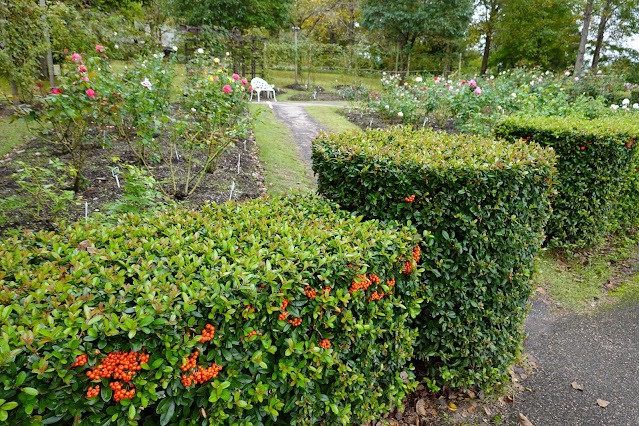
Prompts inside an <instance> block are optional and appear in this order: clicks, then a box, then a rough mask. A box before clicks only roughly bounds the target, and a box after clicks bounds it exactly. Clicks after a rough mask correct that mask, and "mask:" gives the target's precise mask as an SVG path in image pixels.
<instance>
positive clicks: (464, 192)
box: [313, 127, 555, 388]
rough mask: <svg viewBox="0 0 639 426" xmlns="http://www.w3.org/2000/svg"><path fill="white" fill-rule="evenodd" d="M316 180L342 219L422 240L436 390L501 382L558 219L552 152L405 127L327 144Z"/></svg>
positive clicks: (427, 344) (424, 333)
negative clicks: (343, 212) (360, 219)
mask: <svg viewBox="0 0 639 426" xmlns="http://www.w3.org/2000/svg"><path fill="white" fill-rule="evenodd" d="M313 169H314V171H315V173H316V174H317V176H318V185H319V191H320V193H322V194H324V195H326V196H327V197H329V198H331V199H333V200H335V201H336V202H338V203H339V204H340V205H341V206H342V207H343V208H347V209H350V210H354V211H357V212H358V213H360V214H363V215H364V216H365V217H369V218H378V219H383V220H397V221H399V222H401V223H410V224H412V225H414V226H416V227H417V229H418V230H419V231H420V232H422V233H423V235H424V241H423V243H422V253H421V263H420V265H421V266H422V267H423V268H424V272H423V273H422V287H421V297H422V298H424V299H425V302H424V303H422V311H421V314H420V316H419V317H418V318H417V320H416V321H417V326H418V328H419V331H420V337H419V338H418V343H417V355H418V356H419V357H420V358H421V359H423V360H425V361H426V363H427V366H428V369H429V375H430V377H429V379H428V380H429V381H430V385H431V387H433V388H436V387H438V386H440V385H441V384H444V383H446V384H449V385H451V386H453V387H468V386H471V385H481V386H483V387H484V388H489V387H490V386H492V385H493V384H496V383H497V382H499V381H500V380H502V379H503V378H504V376H505V374H506V373H507V368H508V366H509V365H510V364H511V363H512V361H513V358H514V357H515V356H516V354H517V351H518V349H519V347H520V344H521V342H522V322H523V319H524V317H525V314H526V311H527V302H528V298H529V296H530V295H531V284H530V277H531V274H532V269H533V260H534V258H535V256H536V254H537V252H538V250H539V248H540V246H541V244H542V242H543V239H544V233H543V228H544V225H545V223H546V219H547V217H548V215H549V214H550V196H551V192H552V189H551V183H552V179H553V176H554V170H555V169H554V154H553V152H552V150H549V149H542V148H540V147H538V146H536V145H533V144H526V143H523V142H517V143H513V144H507V143H505V142H500V141H493V140H489V139H481V138H478V137H472V136H467V135H463V136H462V135H446V134H443V133H433V132H431V131H418V132H413V131H412V130H410V129H409V128H403V127H396V128H392V129H388V130H372V131H368V132H354V133H348V134H341V135H329V134H321V135H320V136H319V137H318V138H317V139H316V140H315V141H314V143H313Z"/></svg>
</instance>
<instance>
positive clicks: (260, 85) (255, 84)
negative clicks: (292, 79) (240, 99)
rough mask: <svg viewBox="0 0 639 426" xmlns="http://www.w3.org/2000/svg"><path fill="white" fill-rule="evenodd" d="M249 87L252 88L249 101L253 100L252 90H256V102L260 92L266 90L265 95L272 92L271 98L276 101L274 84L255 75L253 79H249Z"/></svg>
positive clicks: (258, 99)
mask: <svg viewBox="0 0 639 426" xmlns="http://www.w3.org/2000/svg"><path fill="white" fill-rule="evenodd" d="M251 87H252V88H253V90H251V98H250V99H249V102H251V101H252V100H253V92H257V101H258V102H259V101H260V92H266V94H267V95H268V94H269V93H273V99H275V101H276V102H277V98H276V97H275V85H273V84H268V83H267V82H266V81H265V80H263V79H261V78H259V77H255V78H254V79H253V80H251Z"/></svg>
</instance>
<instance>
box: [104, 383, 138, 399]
mask: <svg viewBox="0 0 639 426" xmlns="http://www.w3.org/2000/svg"><path fill="white" fill-rule="evenodd" d="M109 386H111V389H112V390H113V399H114V400H115V402H120V401H122V400H123V399H131V398H133V395H135V388H131V389H129V390H127V389H122V383H120V382H112V383H109Z"/></svg>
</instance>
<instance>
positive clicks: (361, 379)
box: [0, 197, 419, 425]
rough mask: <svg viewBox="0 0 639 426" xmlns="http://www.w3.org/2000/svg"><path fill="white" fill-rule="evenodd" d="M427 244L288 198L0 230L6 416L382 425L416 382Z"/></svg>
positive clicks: (0, 393) (1, 375)
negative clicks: (420, 257)
mask: <svg viewBox="0 0 639 426" xmlns="http://www.w3.org/2000/svg"><path fill="white" fill-rule="evenodd" d="M417 241H418V240H417V238H416V237H415V235H414V230H412V229H408V228H394V229H391V230H386V229H385V228H382V227H381V226H380V224H379V223H377V222H373V221H371V222H364V221H362V220H361V218H359V217H353V216H351V215H350V214H349V213H347V212H343V211H338V210H335V209H334V208H333V206H332V205H331V204H329V203H327V202H326V201H322V200H320V199H319V198H316V197H304V198H298V197H283V198H278V199H270V200H269V199H266V200H260V201H252V202H248V203H245V204H242V205H234V204H226V205H224V206H216V205H212V206H208V207H204V208H203V209H202V211H187V210H181V209H175V210H171V211H168V212H165V213H162V214H159V215H157V216H154V217H152V218H151V219H148V218H147V219H145V218H141V217H138V216H134V215H129V216H123V217H122V218H121V219H120V221H119V222H118V223H117V224H115V225H110V226H107V225H100V224H90V223H89V224H82V225H80V224H76V225H73V226H70V227H68V228H66V229H65V230H64V231H62V232H60V233H45V232H40V233H37V234H32V233H31V234H30V233H25V235H24V236H23V237H20V238H18V237H13V238H12V239H10V240H5V241H3V242H0V288H2V296H1V299H0V319H1V326H2V331H1V337H0V348H1V350H0V383H2V387H1V388H0V399H1V400H3V402H5V405H1V404H0V412H1V413H2V414H1V415H2V417H3V420H4V419H6V418H7V416H8V415H11V418H12V424H22V423H30V422H36V423H37V422H42V423H45V424H52V423H58V424H71V423H72V422H74V423H76V422H77V423H82V424H128V423H137V422H140V423H144V422H148V423H151V424H161V425H166V424H181V425H182V424H204V423H209V422H212V423H214V424H242V425H258V424H286V425H289V424H308V423H317V422H320V421H323V422H325V424H338V423H341V424H350V423H351V422H364V421H367V420H370V419H371V418H374V417H375V416H376V415H377V414H379V413H383V412H387V411H388V410H389V409H390V407H391V406H392V405H396V404H399V401H401V399H402V398H403V397H404V396H405V395H406V393H407V392H408V391H410V390H411V389H413V388H414V386H415V385H416V383H415V380H414V375H413V374H412V373H411V371H410V370H411V368H412V367H411V366H410V365H409V363H408V362H409V360H410V359H411V358H412V356H413V347H412V345H413V342H414V339H415V336H416V331H415V330H413V329H411V328H409V326H408V318H409V316H410V315H411V314H412V315H416V314H417V313H418V311H419V300H418V297H417V289H418V287H419V284H418V280H417V273H418V271H417V269H416V262H415V260H414V255H415V250H414V248H415V247H416V244H417Z"/></svg>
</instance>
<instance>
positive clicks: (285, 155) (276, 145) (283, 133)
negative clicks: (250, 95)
mask: <svg viewBox="0 0 639 426" xmlns="http://www.w3.org/2000/svg"><path fill="white" fill-rule="evenodd" d="M250 110H251V114H252V115H253V117H254V118H255V121H256V123H255V127H254V131H255V140H256V142H257V145H258V147H259V149H260V162H261V163H262V165H263V166H264V172H265V175H266V176H265V179H266V188H267V191H268V192H269V194H281V193H284V192H290V191H291V190H293V189H295V190H301V191H305V192H306V191H312V190H313V186H314V185H313V180H312V175H311V172H310V170H308V169H307V168H306V167H305V166H304V164H303V163H302V161H301V160H300V156H299V151H298V149H297V145H295V141H294V139H293V134H292V133H291V131H290V130H289V129H288V127H286V126H285V125H284V124H283V123H281V122H280V121H279V120H278V119H277V118H276V117H275V115H274V114H273V111H272V110H271V109H270V108H269V107H268V106H267V105H260V104H251V105H250Z"/></svg>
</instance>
